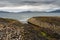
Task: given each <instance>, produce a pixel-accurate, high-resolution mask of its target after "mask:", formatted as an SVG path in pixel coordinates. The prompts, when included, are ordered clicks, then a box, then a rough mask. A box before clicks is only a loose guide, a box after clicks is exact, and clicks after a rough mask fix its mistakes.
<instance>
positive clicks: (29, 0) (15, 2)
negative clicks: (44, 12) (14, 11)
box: [0, 0, 60, 6]
mask: <svg viewBox="0 0 60 40" xmlns="http://www.w3.org/2000/svg"><path fill="white" fill-rule="evenodd" d="M40 4H55V5H60V0H0V6H19V5H40Z"/></svg>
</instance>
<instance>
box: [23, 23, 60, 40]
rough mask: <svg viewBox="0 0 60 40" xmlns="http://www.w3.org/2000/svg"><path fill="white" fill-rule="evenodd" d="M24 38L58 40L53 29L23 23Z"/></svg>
mask: <svg viewBox="0 0 60 40" xmlns="http://www.w3.org/2000/svg"><path fill="white" fill-rule="evenodd" d="M24 25H25V27H24V34H25V40H58V39H59V38H56V37H55V36H54V33H53V31H51V30H49V29H46V28H42V27H38V26H35V25H32V24H29V23H28V24H24Z"/></svg>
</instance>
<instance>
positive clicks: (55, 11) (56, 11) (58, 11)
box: [0, 10, 60, 13]
mask: <svg viewBox="0 0 60 40" xmlns="http://www.w3.org/2000/svg"><path fill="white" fill-rule="evenodd" d="M0 13H15V12H8V11H0ZM17 13H60V10H54V11H50V12H45V11H23V12H17Z"/></svg>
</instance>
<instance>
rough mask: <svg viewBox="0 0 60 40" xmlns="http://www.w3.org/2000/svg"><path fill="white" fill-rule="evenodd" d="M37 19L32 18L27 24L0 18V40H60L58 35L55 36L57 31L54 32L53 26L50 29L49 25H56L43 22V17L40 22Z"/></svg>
mask: <svg viewBox="0 0 60 40" xmlns="http://www.w3.org/2000/svg"><path fill="white" fill-rule="evenodd" d="M39 18H40V17H39ZM39 18H38V17H36V18H35V17H33V18H31V19H29V20H28V22H29V23H27V24H23V23H21V22H20V21H17V20H14V19H7V18H0V40H60V35H59V34H57V33H58V32H59V31H58V30H56V31H57V32H56V31H55V30H54V29H53V27H54V26H52V28H50V25H53V24H54V25H57V23H55V21H52V20H51V21H52V22H53V23H52V24H50V23H49V22H50V21H49V20H50V19H49V20H48V21H49V22H47V21H46V19H45V21H46V22H45V21H44V20H43V17H42V18H40V19H42V20H40V19H39ZM58 19H59V18H56V19H54V20H58ZM58 21H59V20H58ZM43 24H44V25H43ZM58 27H59V24H58Z"/></svg>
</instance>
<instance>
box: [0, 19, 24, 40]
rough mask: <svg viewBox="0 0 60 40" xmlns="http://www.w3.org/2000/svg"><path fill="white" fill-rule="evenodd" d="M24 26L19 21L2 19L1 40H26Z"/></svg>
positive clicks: (0, 23) (0, 21) (0, 24)
mask: <svg viewBox="0 0 60 40" xmlns="http://www.w3.org/2000/svg"><path fill="white" fill-rule="evenodd" d="M23 35H24V29H23V24H22V23H21V22H19V21H17V20H13V19H7V18H0V40H24V38H23Z"/></svg>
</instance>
